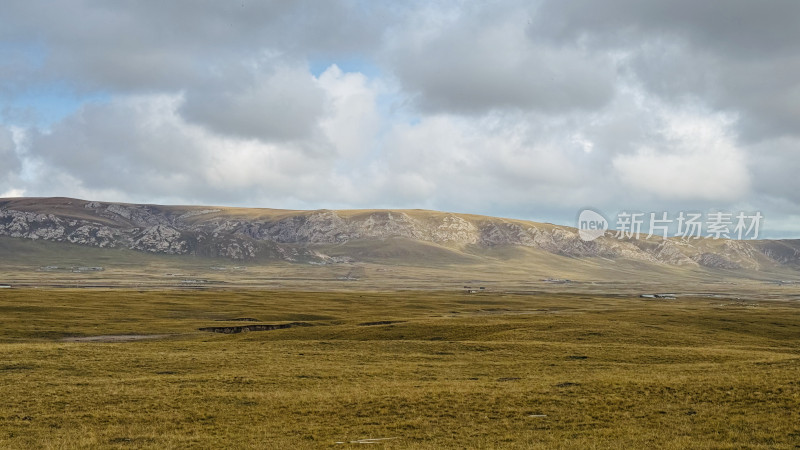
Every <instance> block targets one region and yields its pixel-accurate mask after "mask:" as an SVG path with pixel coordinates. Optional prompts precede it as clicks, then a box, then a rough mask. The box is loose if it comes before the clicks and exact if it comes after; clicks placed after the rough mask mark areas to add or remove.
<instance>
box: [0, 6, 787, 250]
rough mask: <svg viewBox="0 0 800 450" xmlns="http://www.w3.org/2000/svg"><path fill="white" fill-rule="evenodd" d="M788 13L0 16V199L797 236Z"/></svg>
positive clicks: (360, 10) (69, 12)
mask: <svg viewBox="0 0 800 450" xmlns="http://www.w3.org/2000/svg"><path fill="white" fill-rule="evenodd" d="M798 23H800V2H798V1H796V0H774V1H773V0H770V1H764V2H756V1H751V0H706V1H703V2H698V1H696V0H671V1H655V0H604V1H597V0H570V1H562V0H553V1H547V0H545V1H538V2H537V1H523V2H518V1H491V2H459V1H447V2H444V1H443V2H436V1H419V2H413V1H409V2H395V1H386V2H380V1H355V0H354V1H344V0H342V1H339V0H327V1H315V0H309V1H291V2H290V1H249V0H244V1H242V0H237V1H216V0H207V1H197V0H191V1H189V0H176V1H170V2H143V1H118V2H101V1H92V0H63V1H58V2H37V1H30V0H20V1H17V0H7V1H5V2H4V4H3V14H2V15H0V161H2V163H3V164H2V165H0V197H4V196H5V197H7V196H72V197H79V198H85V199H93V200H107V201H130V202H147V203H170V204H222V205H232V206H262V207H273V208H296V209H310V208H428V209H439V210H448V211H457V212H468V213H479V214H488V215H500V216H507V217H516V218H525V219H532V220H538V221H550V222H555V223H562V224H569V225H572V224H574V221H575V218H576V216H577V213H578V211H579V210H580V209H582V208H583V207H593V208H596V209H599V210H601V211H604V212H606V213H607V214H608V215H612V216H613V215H614V214H615V213H616V212H618V211H622V210H631V211H632V210H638V211H670V212H677V211H683V210H686V211H689V210H694V211H704V212H705V211H712V210H727V211H761V212H762V213H763V214H764V216H765V223H764V227H765V231H766V235H767V237H770V236H772V237H779V236H793V237H800V176H798V174H799V173H800V27H798V26H797V24H798Z"/></svg>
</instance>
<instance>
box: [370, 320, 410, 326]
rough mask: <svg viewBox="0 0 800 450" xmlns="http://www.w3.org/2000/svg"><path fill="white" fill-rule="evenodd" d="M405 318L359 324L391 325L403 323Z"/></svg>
mask: <svg viewBox="0 0 800 450" xmlns="http://www.w3.org/2000/svg"><path fill="white" fill-rule="evenodd" d="M403 322H405V320H379V321H377V322H364V323H360V324H358V326H360V327H372V326H375V325H391V324H393V323H403Z"/></svg>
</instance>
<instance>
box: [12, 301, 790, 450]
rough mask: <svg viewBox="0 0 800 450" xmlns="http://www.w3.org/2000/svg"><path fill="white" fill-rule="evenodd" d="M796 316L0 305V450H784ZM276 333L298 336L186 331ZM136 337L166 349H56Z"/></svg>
mask: <svg viewBox="0 0 800 450" xmlns="http://www.w3.org/2000/svg"><path fill="white" fill-rule="evenodd" d="M798 312H800V309H798V304H797V303H796V302H795V301H789V300H785V301H780V300H764V299H758V298H756V297H751V298H747V299H740V300H737V299H735V298H733V297H715V298H704V297H701V296H696V297H681V298H679V299H677V300H648V299H641V298H638V297H637V296H635V295H597V294H584V293H571V294H564V293H561V294H560V293H539V294H535V295H515V294H504V293H500V292H486V293H480V294H474V295H466V294H464V293H461V292H455V291H452V292H449V291H419V290H410V291H393V292H369V291H361V292H301V291H289V290H278V291H265V290H241V289H240V290H222V289H220V290H205V291H189V290H146V291H137V290H121V289H113V290H112V289H109V290H86V289H83V290H79V289H8V290H2V291H0V380H2V382H0V447H2V448H159V449H161V448H211V447H215V448H237V447H238V448H282V449H286V448H342V447H359V446H361V445H363V444H358V443H352V442H351V441H357V440H360V439H367V438H394V439H388V440H384V441H379V442H380V443H379V444H373V445H377V446H379V447H383V448H424V449H433V448H653V447H660V448H676V449H677V448H764V449H767V448H769V449H773V448H797V446H800V315H798ZM235 318H253V319H258V322H234V321H229V320H230V319H235ZM291 322H303V323H306V324H310V325H312V326H302V327H301V326H298V327H292V328H288V329H278V330H272V331H253V332H248V333H240V334H218V333H210V332H201V331H198V328H201V327H208V326H241V325H248V324H258V323H266V324H281V323H291ZM386 322H391V323H386ZM134 334H135V335H167V336H162V337H160V338H156V339H149V340H138V341H131V342H103V341H87V342H69V341H65V340H64V339H65V338H75V337H91V336H101V335H134ZM337 442H343V443H344V444H337Z"/></svg>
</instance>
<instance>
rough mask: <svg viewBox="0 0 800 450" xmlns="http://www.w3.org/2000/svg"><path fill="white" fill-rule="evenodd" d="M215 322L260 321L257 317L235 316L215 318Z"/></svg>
mask: <svg viewBox="0 0 800 450" xmlns="http://www.w3.org/2000/svg"><path fill="white" fill-rule="evenodd" d="M216 321H217V322H261V321H260V320H258V319H254V318H252V317H237V318H235V319H217V320H216Z"/></svg>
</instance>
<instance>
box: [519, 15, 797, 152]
mask: <svg viewBox="0 0 800 450" xmlns="http://www.w3.org/2000/svg"><path fill="white" fill-rule="evenodd" d="M535 17H536V20H535V21H534V23H532V25H531V27H530V29H529V34H531V36H533V37H534V38H540V39H549V40H552V41H555V42H561V43H564V42H568V43H577V42H580V43H582V44H583V45H585V46H589V47H591V48H594V49H595V50H596V51H601V52H602V51H620V52H624V53H625V54H627V55H628V56H629V57H630V64H629V66H628V67H629V68H630V69H631V70H632V71H633V73H634V74H635V75H636V76H637V77H638V79H639V80H640V81H641V82H642V83H643V84H644V85H645V86H646V87H647V89H648V90H649V91H651V92H653V93H656V94H658V95H661V96H662V97H663V98H665V99H676V98H679V97H680V96H685V95H690V96H694V97H697V98H700V99H701V100H702V101H704V102H706V103H708V104H709V105H711V106H713V107H715V108H718V109H723V110H732V111H735V112H737V113H739V114H741V119H742V120H741V124H740V135H741V137H742V138H744V139H747V140H751V141H757V140H761V139H768V138H770V137H772V136H775V135H782V134H788V135H795V136H797V135H800V106H799V105H800V76H799V75H800V27H798V26H797V23H798V21H800V2H796V1H792V0H777V1H769V2H753V1H747V0H734V1H731V0H712V1H703V2H696V1H690V0H678V1H670V2H665V1H656V0H648V1H638V0H611V1H607V2H602V7H599V4H598V3H597V2H594V1H589V0H578V1H570V2H554V1H552V2H544V3H543V4H542V6H541V8H540V9H539V10H538V12H537V14H536V16H535Z"/></svg>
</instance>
